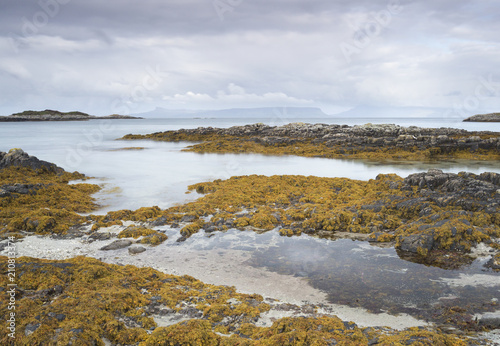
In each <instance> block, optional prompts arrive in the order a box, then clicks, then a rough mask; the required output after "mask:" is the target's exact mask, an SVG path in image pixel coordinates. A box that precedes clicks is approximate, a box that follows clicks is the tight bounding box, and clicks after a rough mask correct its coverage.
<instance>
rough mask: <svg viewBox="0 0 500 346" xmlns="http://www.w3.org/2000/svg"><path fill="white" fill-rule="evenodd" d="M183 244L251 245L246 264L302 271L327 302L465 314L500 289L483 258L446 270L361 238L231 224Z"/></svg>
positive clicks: (484, 305) (488, 303)
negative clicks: (327, 237)
mask: <svg viewBox="0 0 500 346" xmlns="http://www.w3.org/2000/svg"><path fill="white" fill-rule="evenodd" d="M182 246H188V247H191V248H194V249H199V250H215V251H216V250H218V249H239V250H244V251H250V252H251V257H250V258H249V259H248V260H247V262H246V263H247V264H248V265H251V266H255V267H265V268H267V269H268V270H270V271H273V272H277V273H279V274H286V275H294V276H299V277H304V278H306V279H307V280H308V281H309V283H310V284H311V285H312V286H313V287H314V288H317V289H320V290H322V291H324V292H326V293H327V294H328V300H329V301H330V302H331V303H335V304H342V305H348V306H351V307H362V308H365V309H367V310H369V311H371V312H375V313H379V312H389V313H392V314H397V313H407V314H410V315H413V316H415V317H418V318H420V319H427V320H434V321H435V320H437V319H439V314H440V313H441V312H442V310H443V309H446V308H449V307H453V306H460V307H462V308H463V309H464V311H462V312H463V313H464V314H471V313H479V312H485V311H495V310H496V309H497V302H496V301H495V299H498V298H499V292H500V273H494V272H491V271H486V269H485V268H484V267H483V264H484V260H482V261H480V260H476V261H474V262H473V263H471V264H470V265H468V266H464V267H462V268H461V269H459V270H444V269H440V268H436V267H428V266H425V265H422V264H417V263H412V262H408V261H405V260H402V259H400V258H399V256H398V255H397V253H396V251H395V250H394V249H393V248H380V247H376V246H372V245H370V244H369V243H367V242H362V241H353V240H346V239H340V240H335V241H332V240H325V239H317V238H312V237H309V236H301V237H292V238H287V237H281V236H279V235H278V234H277V232H276V231H270V232H267V233H264V234H256V233H254V232H241V231H237V230H230V231H228V232H227V233H215V234H212V235H210V236H206V235H202V234H198V235H197V236H196V237H194V238H193V239H188V241H187V242H186V244H185V245H182ZM467 278H475V279H474V280H469V281H470V282H469V281H467ZM473 281H475V282H476V283H475V284H473ZM482 282H483V283H484V284H482Z"/></svg>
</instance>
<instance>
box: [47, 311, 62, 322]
mask: <svg viewBox="0 0 500 346" xmlns="http://www.w3.org/2000/svg"><path fill="white" fill-rule="evenodd" d="M47 316H49V317H52V318H55V319H56V320H58V321H59V322H62V321H64V320H65V319H66V315H65V314H56V313H54V312H49V313H48V314H47Z"/></svg>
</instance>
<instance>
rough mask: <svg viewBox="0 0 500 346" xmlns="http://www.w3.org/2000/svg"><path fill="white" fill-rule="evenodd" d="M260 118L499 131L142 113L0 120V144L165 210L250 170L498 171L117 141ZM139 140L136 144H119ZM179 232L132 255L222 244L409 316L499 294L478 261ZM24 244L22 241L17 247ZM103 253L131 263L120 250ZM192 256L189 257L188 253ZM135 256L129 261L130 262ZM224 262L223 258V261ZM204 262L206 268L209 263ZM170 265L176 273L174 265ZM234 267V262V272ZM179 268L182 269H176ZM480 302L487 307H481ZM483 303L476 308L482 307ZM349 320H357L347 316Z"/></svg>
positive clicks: (103, 200)
mask: <svg viewBox="0 0 500 346" xmlns="http://www.w3.org/2000/svg"><path fill="white" fill-rule="evenodd" d="M256 122H262V123H267V124H271V125H283V124H284V123H288V122H310V123H338V124H348V125H361V124H365V123H394V124H398V125H403V126H412V125H414V126H422V127H455V128H464V129H467V130H494V131H500V128H499V125H498V124H484V123H461V122H458V121H457V120H456V119H452V118H450V119H418V118H417V119H416V118H412V119H403V118H401V119H377V120H376V119H359V118H358V119H354V118H352V119H309V120H307V121H304V119H252V120H246V119H144V120H114V121H102V120H97V121H88V122H41V123H40V122H28V123H0V151H8V150H9V149H11V148H22V149H23V150H25V151H26V152H28V153H29V154H30V155H35V156H37V157H38V158H40V159H42V160H46V161H50V162H54V163H56V164H57V165H59V166H61V167H63V168H65V169H66V170H68V171H79V172H81V173H85V174H86V175H88V176H92V177H95V178H94V179H93V180H92V181H91V182H94V183H97V184H100V185H101V186H102V187H103V190H102V191H101V192H99V193H98V194H97V195H96V197H97V199H98V202H99V203H100V204H101V205H102V208H101V209H100V210H99V211H98V212H97V213H105V212H107V211H110V210H119V209H137V208H139V207H145V206H154V205H157V206H159V207H161V208H168V207H170V206H172V205H175V204H179V203H183V202H186V201H189V200H193V199H195V198H197V197H199V195H197V194H196V193H191V194H186V191H187V187H188V186H189V185H190V184H194V183H197V182H202V181H210V180H213V179H225V178H229V177H230V176H235V175H248V174H263V175H275V174H300V175H315V176H320V177H347V178H353V179H361V180H367V179H373V178H375V177H376V176H377V175H378V174H379V173H396V174H398V175H400V176H407V175H408V174H411V173H415V172H420V171H425V170H428V169H430V168H439V169H442V170H443V171H446V172H460V171H470V172H474V173H481V172H484V171H493V172H498V173H500V162H489V163H484V162H470V161H468V162H458V161H449V162H440V163H438V164H436V163H433V164H429V163H416V162H412V163H405V164H384V163H377V162H367V161H360V160H332V159H321V158H301V157H292V156H282V157H272V156H263V155H253V154H241V155H235V154H197V153H189V152H182V151H181V150H182V149H183V148H185V147H186V146H188V145H190V143H165V142H153V141H119V140H116V139H117V138H120V137H122V136H124V135H126V134H129V133H138V134H146V133H152V132H158V131H165V130H176V129H180V128H196V127H199V126H214V127H229V126H233V125H244V124H246V123H256ZM127 147H143V148H144V149H142V150H121V149H123V148H127ZM178 234H179V233H178V229H170V230H168V235H169V237H170V238H169V240H168V241H167V242H166V243H164V244H161V245H160V246H158V247H156V248H152V249H149V250H148V251H146V252H145V253H143V254H141V255H140V256H138V257H137V258H139V259H142V262H137V264H138V265H141V263H142V265H144V264H146V263H148V261H152V263H153V262H154V263H156V262H160V261H161V260H162V258H161V257H162V256H165V254H168V253H170V252H172V251H171V249H173V248H176V249H184V250H186V251H187V250H190V251H191V250H193V249H194V250H196V251H200V253H202V252H203V253H204V255H206V253H207V252H214V253H218V252H219V251H220V250H221V249H230V250H234V251H241V252H244V253H246V254H247V255H248V261H247V263H246V265H248V266H253V267H258V268H267V270H269V271H273V272H276V273H279V274H285V275H293V276H297V277H301V278H305V279H307V281H308V282H309V284H310V285H311V286H313V287H315V288H317V289H320V290H322V291H323V292H325V293H327V295H328V297H329V300H330V302H333V303H337V304H342V305H348V306H351V307H362V308H364V309H367V310H369V311H371V312H375V313H378V312H381V311H387V312H389V313H391V314H397V313H408V314H411V315H412V316H414V317H417V318H422V319H425V318H428V317H432V316H430V314H432V313H433V310H432V309H431V308H430V307H432V306H433V304H436V303H438V302H441V301H443V300H447V299H453V300H454V302H455V303H456V304H458V305H461V304H466V303H470V304H472V303H473V304H475V306H486V305H488V304H492V301H493V300H492V299H496V298H498V297H499V296H498V292H499V290H500V274H499V273H493V272H491V271H486V270H485V268H483V264H484V262H485V261H486V259H482V260H478V261H475V262H473V263H472V264H470V265H468V266H465V267H464V268H461V269H460V270H452V271H446V270H442V269H439V268H432V267H427V266H424V265H420V264H416V263H411V262H408V261H405V260H402V259H400V258H399V256H398V255H397V253H396V251H395V250H394V249H383V248H378V247H373V246H371V245H370V244H369V243H367V242H358V241H356V242H354V241H351V240H336V241H332V240H325V239H316V238H312V237H308V236H301V237H294V238H287V237H280V236H278V234H277V232H273V231H271V232H268V233H265V234H262V235H258V234H256V233H254V232H240V231H236V230H229V231H228V232H227V233H216V234H212V235H205V234H204V233H203V232H200V233H198V234H196V235H194V236H193V237H191V238H190V239H188V240H187V241H186V242H183V243H177V242H176V241H175V240H176V238H177V237H176V236H178ZM20 246H21V247H22V243H21V244H20ZM122 252H123V254H122V253H118V252H117V253H116V254H115V253H113V254H111V253H110V254H109V256H110V258H118V257H116V255H119V256H122V257H120V258H124V259H127V260H129V261H132V260H133V259H131V258H130V256H129V255H128V253H126V250H123V251H122ZM194 256H196V255H194ZM135 260H137V259H135ZM229 260H230V259H229ZM201 262H202V265H207V267H206V268H198V269H200V270H202V271H206V272H210V270H211V269H210V263H209V262H207V263H204V262H203V261H201ZM168 265H169V266H170V267H169V269H170V270H180V268H174V267H172V265H173V264H172V263H171V262H170V261H169V262H168ZM235 270H237V269H235ZM179 274H189V273H182V272H179ZM485 304H486V305H485ZM482 309H483V308H480V309H479V308H478V310H477V311H478V312H481V311H482ZM355 322H356V321H355Z"/></svg>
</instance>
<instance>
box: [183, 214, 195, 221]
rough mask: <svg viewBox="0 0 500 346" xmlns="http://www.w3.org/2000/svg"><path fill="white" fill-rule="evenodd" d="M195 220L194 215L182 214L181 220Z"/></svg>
mask: <svg viewBox="0 0 500 346" xmlns="http://www.w3.org/2000/svg"><path fill="white" fill-rule="evenodd" d="M195 220H196V216H194V215H184V216H183V217H182V219H181V222H193V221H195Z"/></svg>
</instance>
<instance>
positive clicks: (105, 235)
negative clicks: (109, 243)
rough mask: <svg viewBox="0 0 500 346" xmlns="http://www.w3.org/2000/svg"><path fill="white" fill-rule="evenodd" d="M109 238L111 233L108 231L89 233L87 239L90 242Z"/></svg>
mask: <svg viewBox="0 0 500 346" xmlns="http://www.w3.org/2000/svg"><path fill="white" fill-rule="evenodd" d="M108 239H111V233H109V232H94V233H92V234H91V235H89V238H88V240H89V241H90V242H92V241H94V240H108Z"/></svg>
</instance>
